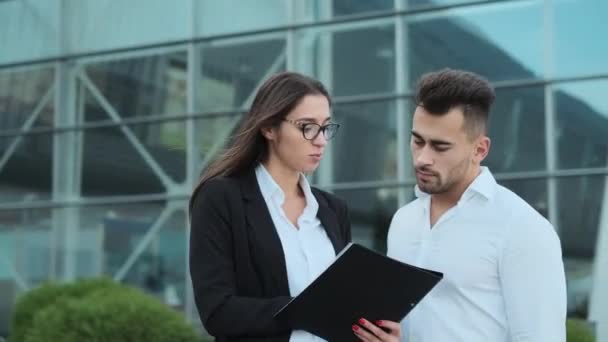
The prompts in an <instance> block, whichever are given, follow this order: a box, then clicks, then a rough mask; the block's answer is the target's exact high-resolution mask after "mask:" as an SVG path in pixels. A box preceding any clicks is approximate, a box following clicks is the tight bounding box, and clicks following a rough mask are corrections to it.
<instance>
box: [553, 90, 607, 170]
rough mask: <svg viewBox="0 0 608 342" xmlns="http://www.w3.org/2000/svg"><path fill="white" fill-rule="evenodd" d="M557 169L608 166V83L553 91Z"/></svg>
mask: <svg viewBox="0 0 608 342" xmlns="http://www.w3.org/2000/svg"><path fill="white" fill-rule="evenodd" d="M554 89H555V90H554V93H553V94H554V96H553V98H554V101H555V102H554V103H555V117H556V119H555V121H556V129H555V135H556V139H557V149H558V158H557V166H558V168H560V169H575V168H596V167H607V166H608V139H607V138H606V137H607V136H608V99H607V98H606V94H608V80H600V81H588V82H578V83H567V84H560V85H559V86H557V87H555V88H554Z"/></svg>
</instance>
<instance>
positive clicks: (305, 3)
mask: <svg viewBox="0 0 608 342" xmlns="http://www.w3.org/2000/svg"><path fill="white" fill-rule="evenodd" d="M293 3H294V6H295V10H296V15H297V16H298V18H297V19H298V20H300V21H318V20H331V19H332V18H338V17H342V16H348V15H365V14H372V13H374V12H384V11H390V10H392V9H394V4H395V1H394V0H373V1H372V0H368V1H352V0H330V1H327V0H298V1H294V2H293Z"/></svg>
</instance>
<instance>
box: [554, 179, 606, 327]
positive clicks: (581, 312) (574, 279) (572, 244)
mask: <svg viewBox="0 0 608 342" xmlns="http://www.w3.org/2000/svg"><path fill="white" fill-rule="evenodd" d="M606 180H607V178H606V176H585V177H567V178H559V179H558V181H557V198H558V208H557V209H558V210H557V212H558V217H559V231H560V237H561V242H562V249H563V255H564V262H565V266H566V276H567V279H568V312H569V313H570V314H571V315H575V316H580V317H587V310H588V304H589V303H588V302H589V294H590V291H591V287H592V285H593V273H592V272H593V260H594V257H595V250H596V243H597V240H598V230H599V229H600V219H601V216H602V215H606V213H603V212H602V211H603V210H602V208H604V207H605V204H604V203H605V201H607V200H608V188H607V184H606ZM573 203H576V208H575V209H576V210H573V206H572V204H573ZM604 228H606V227H604Z"/></svg>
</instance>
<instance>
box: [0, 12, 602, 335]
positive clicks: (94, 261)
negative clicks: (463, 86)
mask: <svg viewBox="0 0 608 342" xmlns="http://www.w3.org/2000/svg"><path fill="white" fill-rule="evenodd" d="M607 15H608V2H606V1H604V0H511V1H506V0H502V1H497V0H489V1H479V0H478V1H466V0H257V1H248V0H171V1H169V0H131V1H126V2H125V1H111V0H0V335H2V333H3V332H5V331H6V329H7V324H8V323H7V322H8V320H9V316H10V314H11V310H12V307H13V305H14V300H15V298H16V296H18V294H19V293H21V292H23V291H26V290H27V289H29V288H31V287H33V286H36V285H37V284H39V283H41V282H43V281H46V280H49V279H56V280H72V279H76V278H82V277H90V276H97V275H102V274H103V275H108V276H111V277H113V278H114V279H115V280H117V281H121V282H124V283H127V284H132V285H135V286H138V287H141V288H143V289H145V290H146V291H148V292H150V293H153V294H156V295H158V296H159V297H160V298H161V299H163V300H164V301H166V303H167V304H168V305H171V306H174V307H177V308H179V309H180V310H183V311H184V313H185V314H186V315H187V317H188V318H189V319H191V320H192V322H193V323H195V324H198V315H197V312H196V308H195V307H194V304H193V298H192V291H191V288H190V285H189V284H190V281H189V278H188V268H187V244H188V242H187V241H188V229H189V227H188V213H187V202H188V198H189V194H190V191H191V189H192V188H193V186H194V184H196V182H197V179H198V176H199V174H200V171H201V170H202V169H203V168H204V167H205V165H207V164H208V162H209V161H210V160H211V159H212V158H213V157H214V156H215V155H216V154H217V152H218V151H219V150H221V148H222V147H223V145H224V143H225V141H226V139H227V138H228V137H229V136H230V135H231V133H232V132H233V131H234V129H235V127H236V126H237V124H238V122H239V119H240V118H241V116H242V115H243V113H244V112H245V111H246V110H247V108H248V106H249V105H250V104H251V101H252V98H253V96H254V94H255V91H256V89H257V87H258V86H259V85H260V84H261V82H262V81H263V80H264V79H265V78H267V77H268V76H269V75H271V74H273V73H275V72H278V71H282V70H293V71H298V72H301V73H304V74H307V75H311V76H313V77H315V78H317V79H319V80H321V81H322V82H324V83H325V84H326V85H327V86H328V88H329V89H330V92H331V94H332V95H333V96H334V101H335V105H334V108H333V116H334V118H335V121H337V122H339V123H340V124H341V125H342V127H341V129H340V132H339V134H338V136H337V137H336V139H335V140H334V141H332V143H331V144H330V148H329V151H328V153H327V154H326V158H325V160H324V162H323V163H321V167H320V168H319V170H318V171H317V172H316V173H315V174H314V175H313V176H312V182H313V183H314V184H316V185H317V186H319V187H321V188H324V189H327V190H329V191H332V192H334V193H336V194H337V195H338V196H340V197H342V198H344V199H345V200H346V201H347V202H348V204H349V207H350V210H351V216H352V221H353V238H354V240H355V241H356V242H359V243H362V244H364V245H366V246H369V247H372V248H374V249H376V250H378V251H381V252H385V248H386V243H385V239H386V233H387V229H388V226H389V223H390V220H391V217H392V215H393V213H394V212H395V211H396V209H397V208H398V207H400V206H402V205H404V204H406V203H407V202H409V201H410V200H412V199H413V185H414V183H415V180H414V178H413V173H412V170H411V166H410V164H411V159H410V154H409V125H410V122H411V114H412V112H413V101H412V91H413V87H414V85H415V82H416V80H417V79H418V77H419V76H420V75H422V74H423V73H425V72H429V71H433V70H437V69H440V68H444V67H451V68H460V69H466V70H470V71H474V72H477V73H479V74H481V75H483V76H485V77H487V78H488V79H489V80H490V81H491V82H492V83H493V85H494V86H495V87H496V91H497V102H496V104H495V107H494V109H493V111H492V113H491V119H490V137H491V139H492V149H491V152H490V156H489V157H488V158H487V160H486V162H485V165H486V166H488V167H489V168H490V169H491V170H492V172H493V173H494V174H495V176H496V178H497V179H498V181H499V182H500V183H501V184H503V185H505V186H507V187H508V188H510V189H512V190H513V191H514V192H516V193H517V194H519V195H520V196H521V197H523V198H524V199H525V200H527V201H528V203H530V205H532V206H533V207H534V208H535V209H536V210H538V211H539V212H540V213H541V214H542V215H544V216H545V217H547V218H548V219H549V220H550V221H551V222H552V223H553V224H554V226H555V228H556V230H557V231H558V233H559V235H560V237H561V242H562V247H563V257H564V262H565V266H566V272H567V278H568V307H569V309H568V311H569V315H571V316H578V317H583V318H589V319H590V320H593V321H595V322H597V328H598V333H599V334H600V335H601V338H603V339H607V340H608V305H607V304H608V182H607V181H608V96H607V95H608V63H607V62H606V61H608V44H606V43H605V39H606V38H605V36H606V35H607V34H608V22H607V21H605V20H602V19H603V18H604V17H606V16H607ZM201 262H204V261H201ZM600 304H603V305H600Z"/></svg>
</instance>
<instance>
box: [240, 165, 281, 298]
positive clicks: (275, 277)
mask: <svg viewBox="0 0 608 342" xmlns="http://www.w3.org/2000/svg"><path fill="white" fill-rule="evenodd" d="M241 191H242V194H243V199H244V202H245V203H244V205H245V215H246V219H247V223H248V225H249V227H248V233H249V236H250V238H251V239H252V240H254V241H252V242H253V243H252V244H251V247H252V248H254V249H255V251H254V252H253V253H252V254H251V255H252V257H253V258H255V259H256V260H255V261H257V262H256V264H257V265H256V266H257V267H260V268H264V270H263V271H262V272H260V273H259V274H261V275H267V277H268V279H264V281H263V282H264V286H265V287H267V288H268V287H272V291H271V292H272V293H279V294H282V295H289V282H288V280H287V266H286V265H285V254H284V251H283V245H282V244H281V239H280V238H279V234H278V233H277V230H276V228H275V226H274V223H273V221H272V217H271V216H270V212H269V211H268V207H267V206H266V201H264V197H263V196H262V192H261V191H260V188H259V186H258V182H257V179H256V177H255V172H254V171H251V172H248V173H247V174H246V175H245V176H244V178H243V179H242V181H241Z"/></svg>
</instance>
